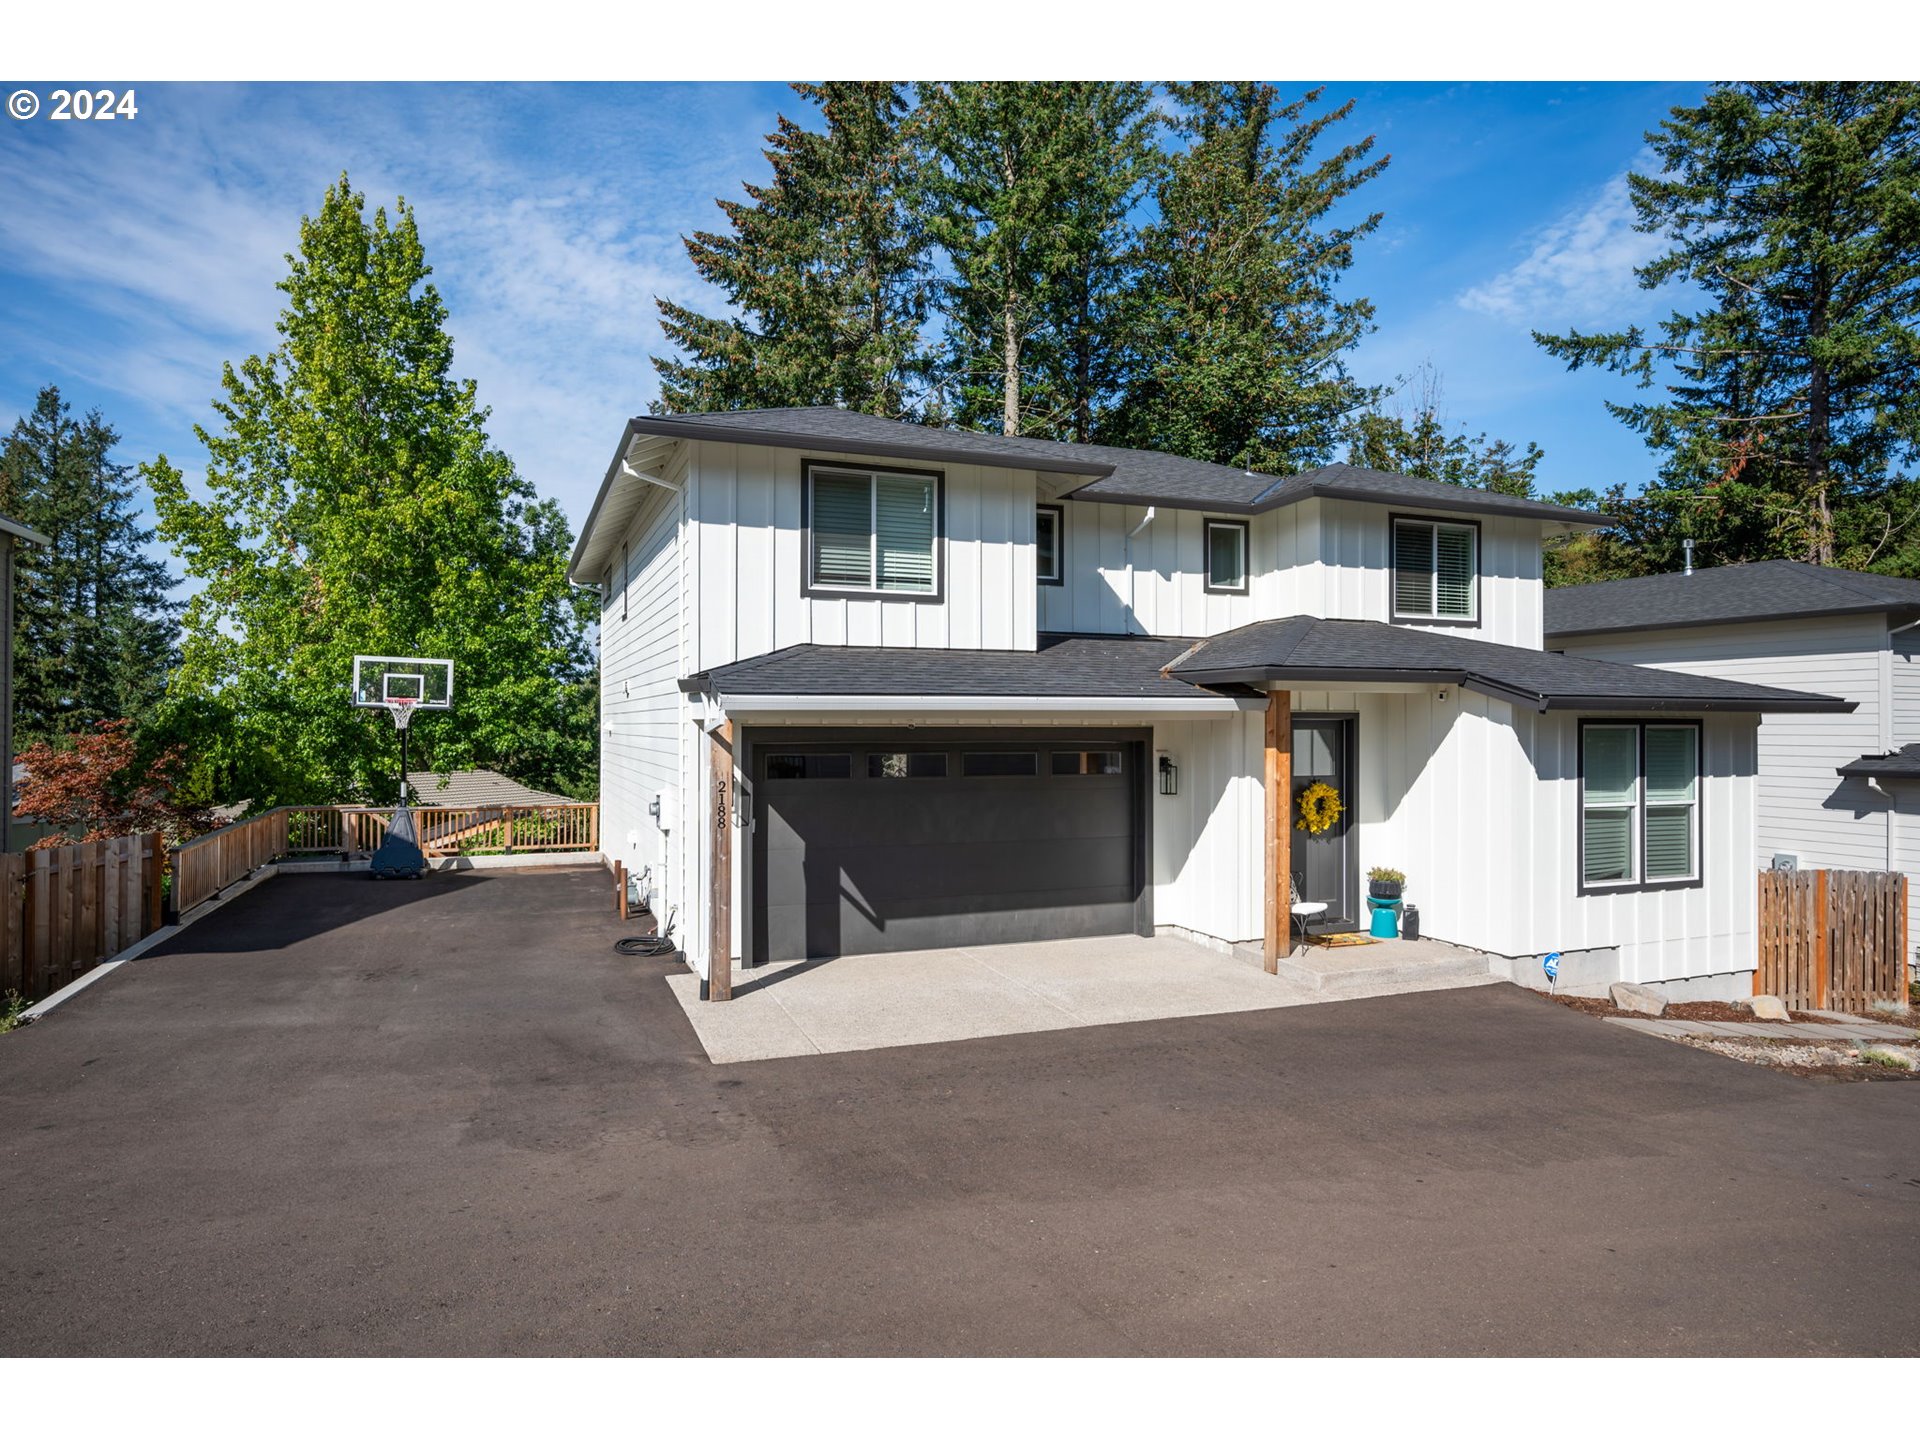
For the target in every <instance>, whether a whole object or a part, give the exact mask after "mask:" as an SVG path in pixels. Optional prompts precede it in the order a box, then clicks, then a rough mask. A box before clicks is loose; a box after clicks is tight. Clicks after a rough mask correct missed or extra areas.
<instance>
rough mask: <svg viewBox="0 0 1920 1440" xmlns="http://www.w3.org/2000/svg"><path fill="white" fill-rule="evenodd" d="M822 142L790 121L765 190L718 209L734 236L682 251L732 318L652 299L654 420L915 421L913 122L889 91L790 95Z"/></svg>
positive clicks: (867, 85) (864, 85) (884, 86)
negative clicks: (784, 415) (666, 348)
mask: <svg viewBox="0 0 1920 1440" xmlns="http://www.w3.org/2000/svg"><path fill="white" fill-rule="evenodd" d="M793 88H794V89H795V90H796V91H798V92H799V93H800V94H801V95H802V96H803V97H805V98H806V99H808V100H810V101H813V102H814V103H815V104H817V105H818V106H819V109H820V113H821V116H822V118H823V120H824V122H825V128H824V130H819V131H814V130H808V129H805V128H803V127H802V126H801V125H799V124H798V123H796V122H795V121H793V120H790V119H788V118H787V117H785V116H781V117H779V118H778V120H777V122H776V127H775V129H774V132H773V134H771V135H769V136H768V137H767V142H768V148H767V151H766V156H767V159H768V161H769V162H771V164H772V166H773V178H772V179H771V180H770V181H769V182H768V183H767V184H765V185H748V186H746V191H747V197H748V198H747V200H746V201H744V202H743V201H738V200H722V201H719V202H718V203H719V206H720V209H721V210H722V212H724V213H725V215H726V217H727V222H728V226H729V231H728V233H726V234H716V233H712V232H709V231H698V232H696V233H695V234H693V235H692V236H691V237H689V238H687V239H686V241H685V244H686V247H687V254H688V255H689V256H690V257H691V258H692V260H693V264H694V268H695V269H697V270H698V271H699V272H700V274H701V276H702V277H703V278H705V279H706V280H708V281H710V282H711V283H712V284H714V285H715V286H717V287H718V288H719V289H720V290H721V291H722V292H723V293H724V294H725V295H726V297H727V299H728V301H729V302H730V303H731V305H732V307H733V309H734V312H735V313H734V315H733V316H732V317H730V318H719V317H714V316H708V315H703V314H700V313H699V312H698V311H696V310H694V309H692V308H690V307H688V306H685V305H679V304H675V303H674V302H672V301H669V300H662V299H657V300H656V301H655V303H656V304H657V305H658V307H659V311H660V321H661V326H662V328H663V329H664V330H665V332H666V336H667V339H668V340H669V341H671V342H672V343H673V345H674V346H675V348H676V349H677V351H678V352H679V354H678V356H677V357H656V358H655V359H654V362H653V363H654V368H655V369H656V370H657V371H658V372H659V376H660V399H659V401H658V402H657V403H656V404H655V406H654V409H655V410H656V411H662V412H673V411H680V412H686V411H695V410H735V409H746V408H756V407H765V406H785V405H844V406H846V407H847V408H848V409H850V410H859V411H863V412H865V413H868V414H872V415H884V416H888V417H892V418H911V417H913V416H914V415H915V414H916V412H917V407H918V404H919V398H920V393H921V390H922V383H921V382H922V377H923V371H924V356H923V353H922V344H921V337H920V327H921V324H922V322H923V321H924V319H925V318H926V313H927V293H928V285H929V283H930V282H929V274H930V265H929V259H928V239H927V234H926V225H925V221H924V219H923V203H924V183H923V182H924V174H923V167H924V162H923V159H922V155H921V151H920V147H919V141H918V136H917V133H916V132H917V120H916V117H915V115H914V113H913V111H912V109H911V107H910V106H909V104H908V101H907V97H906V94H905V92H904V91H903V89H902V87H901V86H900V85H899V84H898V83H896V82H892V81H873V82H868V81H835V82H831V83H826V84H800V85H795V86H794V87H793Z"/></svg>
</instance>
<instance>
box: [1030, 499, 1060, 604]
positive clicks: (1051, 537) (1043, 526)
mask: <svg viewBox="0 0 1920 1440" xmlns="http://www.w3.org/2000/svg"><path fill="white" fill-rule="evenodd" d="M1066 533H1067V527H1066V508H1065V507H1064V506H1061V505H1042V506H1041V507H1040V508H1039V509H1038V510H1037V511H1035V512H1034V517H1033V573H1034V578H1035V579H1036V580H1038V581H1039V582H1040V583H1041V584H1042V585H1064V584H1065V583H1066V551H1065V545H1064V540H1065V536H1066Z"/></svg>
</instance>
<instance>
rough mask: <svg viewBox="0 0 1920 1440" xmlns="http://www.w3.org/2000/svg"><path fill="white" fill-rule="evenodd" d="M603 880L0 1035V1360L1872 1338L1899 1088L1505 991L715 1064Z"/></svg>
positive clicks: (487, 896) (1758, 1346) (317, 892)
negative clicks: (637, 952)
mask: <svg viewBox="0 0 1920 1440" xmlns="http://www.w3.org/2000/svg"><path fill="white" fill-rule="evenodd" d="M607 895H608V883H607V881H606V880H605V878H604V876H602V875H600V874H598V873H590V872H519V873H508V872H493V873H491V874H488V875H485V876H474V875H463V876H438V877H433V878H430V879H428V880H424V881H421V882H418V883H416V884H410V885H399V884H389V885H376V884H374V883H372V882H370V881H367V880H365V879H364V878H361V877H298V878H295V877H281V878H278V879H275V880H272V881H269V882H268V883H266V884H264V885H262V886H260V887H258V888H257V889H255V890H254V891H252V892H250V893H248V894H246V895H244V896H242V897H240V898H239V899H237V900H235V901H234V902H233V903H232V904H230V905H229V906H227V907H226V908H225V909H223V910H221V911H219V912H218V913H216V914H215V915H213V916H211V917H209V918H208V919H207V920H205V921H203V922H202V923H201V924H199V925H197V926H195V927H193V928H192V929H190V930H188V931H186V932H184V933H183V934H182V935H181V936H179V937H178V938H177V939H176V940H174V941H173V942H171V943H170V944H169V945H168V946H167V947H165V948H164V949H163V950H161V951H156V952H154V953H153V954H152V955H151V956H149V957H148V958H146V959H143V960H141V961H139V962H137V963H136V964H134V965H132V966H129V967H127V968H126V969H124V970H122V971H121V972H119V973H118V974H115V975H112V976H109V977H108V978H107V979H106V980H104V981H103V982H102V983H101V984H99V985H97V986H95V987H93V988H92V989H91V990H89V991H88V992H87V993H85V994H84V995H82V996H81V997H79V998H78V999H76V1000H74V1001H73V1002H71V1003H69V1004H67V1005H65V1006H63V1007H62V1008H60V1009H59V1010H57V1011H56V1012H54V1013H53V1014H52V1015H51V1016H50V1017H49V1018H47V1019H46V1020H44V1021H42V1022H40V1023H38V1024H36V1025H34V1026H31V1027H29V1028H28V1029H26V1030H23V1031H20V1032H17V1033H15V1034H12V1035H8V1036H4V1037H0V1215H4V1216H5V1217H6V1220H5V1221H4V1224H3V1225H0V1353H6V1354H15V1355H18V1354H247V1353H265V1354H309V1353H370V1354H472V1353H480V1354H491V1353H553V1354H570V1353H596V1354H597V1353H628V1354H656V1353H747V1354H755V1355H768V1354H774V1355H779V1354H893V1353H921V1354H927V1353H933V1354H949V1353H958V1354H1002V1353H1025V1354H1139V1353H1181V1354H1185V1353H1202V1354H1205V1353H1231V1354H1242V1353H1247V1354H1354V1353H1364V1354H1409V1353H1432V1354H1443V1353H1444V1354H1531V1353H1566V1354H1591V1353H1643V1354H1683V1353H1684V1354H1692V1353H1725V1354H1803V1353H1805V1354H1913V1353H1915V1351H1916V1349H1920V1301H1916V1299H1915V1298H1914V1297H1915V1295H1916V1293H1920V1286H1916V1283H1915V1282H1916V1280H1920V1244H1917V1243H1916V1236H1920V1084H1856V1085H1819V1084H1812V1083H1808V1082H1805V1081H1801V1080H1796V1079H1794V1078H1792V1077H1790V1076H1784V1075H1779V1074H1774V1073H1771V1072H1766V1071H1761V1070H1756V1069H1751V1068H1748V1067H1745V1066H1742V1065H1739V1064H1736V1063H1734V1062H1731V1061H1727V1060H1723V1059H1720V1058H1718V1057H1715V1056H1711V1055H1705V1054H1701V1053H1698V1052H1695V1051H1691V1050H1688V1049H1686V1048H1684V1047H1682V1046H1679V1045H1675V1044H1671V1043H1667V1042H1664V1041H1657V1040H1652V1039H1649V1038H1646V1037H1642V1036H1638V1035H1632V1034H1626V1033H1622V1032H1621V1031H1619V1030H1618V1029H1617V1028H1616V1027H1612V1026H1606V1025H1600V1024H1597V1023H1594V1022H1592V1021H1590V1020H1587V1019H1585V1018H1583V1017H1581V1016H1578V1015H1574V1014H1571V1013H1568V1012H1565V1011H1563V1010H1561V1009H1559V1008H1558V1007H1555V1006H1552V1005H1549V1004H1547V1003H1545V1002H1543V1001H1541V1000H1539V999H1536V998H1534V997H1532V996H1529V995H1526V994H1523V993H1521V992H1519V991H1516V990H1513V989H1511V988H1509V987H1505V986H1493V987H1486V988H1480V989H1471V990H1461V991H1451V992H1446V993H1441V994H1435V995H1409V996H1399V997H1391V998H1384V999H1374V1000H1358V1001H1349V1002H1345V1003H1339V1004H1328V1005H1315V1006H1305V1007H1298V1008H1289V1009H1277V1010H1260V1011H1252V1012H1246V1013H1241V1014H1230V1015H1218V1016H1209V1017H1204V1018H1198V1019H1186V1020H1167V1021H1154V1022H1149V1023H1144V1024H1133V1025H1114V1026H1104V1027H1097V1028H1090V1029H1074V1030H1061V1031H1051V1032H1046V1033H1040V1034H1031V1035H1014V1036H1004V1037H1000V1038H996V1039H985V1040H971V1041H965V1042H961V1043H957V1044H949V1045H931V1046H919V1047H913V1048H904V1049H894V1050H882V1051H866V1052H861V1053H853V1054H840V1055H825V1056H809V1057H803V1058H795V1059H785V1060H769V1061H761V1062H753V1063H747V1064H736V1065H727V1066H718V1067H717V1066H714V1065H711V1064H709V1063H708V1061H707V1060H706V1058H705V1056H704V1054H703V1053H702V1051H701V1050H700V1047H699V1045H698V1044H697V1043H696V1041H695V1039H694V1036H693V1033H692V1031H691V1029H690V1027H689V1026H688V1023H687V1020H686V1018H685V1016H684V1014H683V1013H682V1012H681V1010H680V1007H679V1006H678V1005H677V1004H676V1003H675V1002H674V1000H673V998H672V996H671V994H670V993H669V991H668V988H667V986H666V984H665V983H664V979H663V977H664V976H665V975H666V974H667V973H668V967H667V966H666V965H665V964H664V963H662V962H658V961H635V960H627V959H622V958H620V957H617V956H615V955H613V954H612V953H611V950H610V945H611V942H612V940H613V939H614V938H615V936H616V935H618V934H619V933H621V927H620V926H619V925H618V923H617V922H616V921H614V920H613V919H611V918H610V917H609V915H608V913H607V911H608V905H607V903H606V902H607Z"/></svg>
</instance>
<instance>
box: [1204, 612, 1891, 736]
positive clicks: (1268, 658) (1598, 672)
mask: <svg viewBox="0 0 1920 1440" xmlns="http://www.w3.org/2000/svg"><path fill="white" fill-rule="evenodd" d="M1167 673H1168V674H1169V675H1172V676H1177V677H1179V678H1180V679H1184V680H1191V681H1193V682H1194V683H1196V684H1201V685H1222V684H1234V683H1242V684H1290V685H1299V684H1313V685H1338V684H1340V683H1341V682H1343V681H1348V682H1352V681H1400V682H1405V681H1413V682H1415V683H1417V684H1428V685H1458V686H1461V687H1462V688H1463V689H1467V690H1473V691H1478V692H1479V693H1481V694H1486V695H1495V696H1498V697H1500V698H1501V699H1504V700H1510V701H1513V702H1514V703H1516V704H1523V705H1529V706H1532V707H1533V708H1535V709H1538V710H1654V711H1659V710H1748V711H1758V712H1763V713H1764V712H1782V711H1815V712H1822V713H1835V714H1839V713H1845V712H1847V711H1851V710H1852V709H1853V708H1854V702H1852V701H1850V700H1839V699H1835V698H1834V697H1832V696H1830V695H1815V694H1811V693H1809V692H1806V691H1798V690H1776V689H1773V688H1771V687H1769V686H1764V685H1748V684H1745V683H1744V682H1741V681H1737V680H1718V679H1713V678H1710V677H1707V676H1701V675H1688V674H1685V673H1682V672H1680V671H1676V670H1655V669H1651V668H1649V667H1646V666H1640V665H1619V664H1615V663H1613V662H1612V661H1608V660H1588V659H1584V658H1581V657H1578V656H1571V655H1558V654H1555V653H1553V652H1552V651H1546V650H1526V649H1522V648H1521V647H1519V646H1517V645H1496V644H1493V643H1492V642H1491V641H1487V640H1473V639H1468V638H1466V637H1464V636H1460V635H1454V634H1447V633H1440V632H1435V631H1431V630H1416V629H1410V628H1408V627H1406V626H1402V625H1388V624H1385V623H1384V622H1382V621H1378V620H1321V619H1317V618H1315V617H1314V616H1310V615H1296V616H1293V617H1291V618H1288V619H1284V620H1261V621H1256V622H1255V623H1253V624H1251V625H1243V626H1241V627H1240V628H1239V629H1237V630H1229V631H1227V632H1226V633H1225V634H1222V635H1216V636H1214V637H1212V638H1211V639H1208V640H1202V641H1200V642H1199V643H1197V644H1196V645H1194V646H1193V647H1192V648H1191V649H1189V650H1188V651H1187V652H1186V653H1185V654H1184V655H1182V656H1181V657H1180V658H1179V659H1178V660H1176V661H1174V662H1173V664H1172V665H1171V666H1169V667H1168V671H1167Z"/></svg>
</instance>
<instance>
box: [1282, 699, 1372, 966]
mask: <svg viewBox="0 0 1920 1440" xmlns="http://www.w3.org/2000/svg"><path fill="white" fill-rule="evenodd" d="M1353 749H1354V746H1353V721H1352V720H1351V719H1350V718H1346V717H1341V716H1329V717H1324V718H1298V719H1295V721H1294V722H1293V811H1292V814H1293V819H1294V821H1296V822H1297V821H1298V819H1299V816H1300V796H1301V795H1302V794H1303V793H1305V791H1306V789H1307V787H1308V786H1310V785H1315V784H1318V783H1320V782H1322V781H1324V782H1325V783H1327V784H1328V785H1331V786H1332V787H1333V788H1334V789H1335V790H1338V791H1339V792H1340V803H1341V807H1342V808H1341V812H1340V819H1339V820H1338V821H1337V822H1335V824H1334V825H1333V827H1332V828H1331V829H1329V830H1327V831H1325V832H1324V833H1322V834H1319V835H1309V834H1308V833H1307V832H1306V831H1304V830H1301V829H1299V828H1297V826H1296V828H1295V829H1294V832H1293V883H1294V884H1295V886H1297V887H1298V888H1299V891H1300V898H1301V899H1302V900H1305V901H1315V900H1320V901H1325V902H1326V906H1327V913H1326V917H1325V918H1324V919H1322V920H1318V921H1315V922H1314V923H1313V924H1312V925H1311V926H1310V927H1309V928H1310V929H1312V930H1316V931H1321V930H1331V931H1338V930H1356V929H1359V928H1361V916H1360V913H1359V911H1360V877H1359V874H1358V873H1357V863H1356V862H1357V860H1358V856H1357V854H1356V848H1357V841H1358V839H1359V832H1358V830H1357V829H1356V828H1355V826H1354V814H1353V807H1354V803H1355V801H1356V799H1357V798H1358V797H1357V796H1356V795H1355V794H1354V785H1353Z"/></svg>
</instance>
